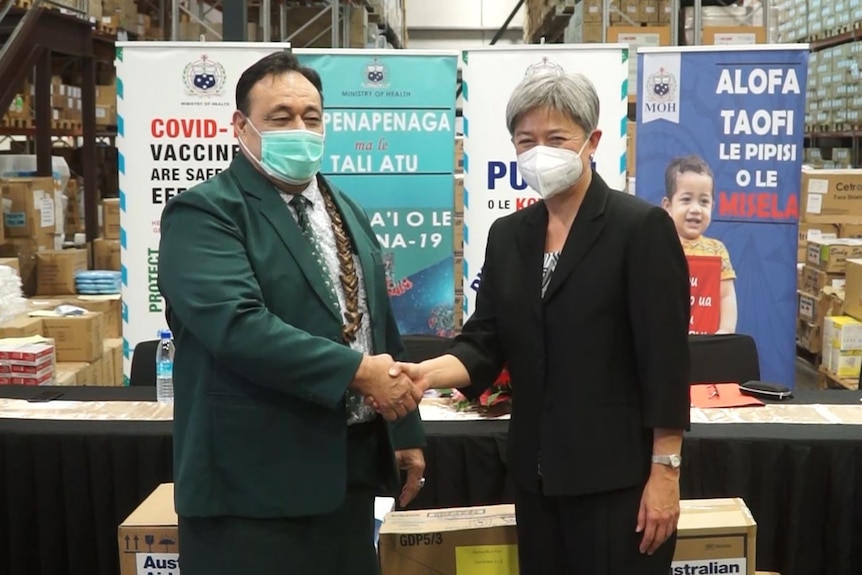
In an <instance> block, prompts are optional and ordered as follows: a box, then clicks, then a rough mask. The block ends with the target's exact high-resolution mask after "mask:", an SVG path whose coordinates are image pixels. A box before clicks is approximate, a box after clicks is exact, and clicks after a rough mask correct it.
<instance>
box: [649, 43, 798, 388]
mask: <svg viewBox="0 0 862 575" xmlns="http://www.w3.org/2000/svg"><path fill="white" fill-rule="evenodd" d="M637 57H638V79H637V88H638V92H637V114H636V116H637V125H636V130H635V138H636V143H635V149H636V150H637V152H636V155H635V174H636V177H637V180H636V185H635V190H636V194H637V195H638V196H639V197H642V198H643V199H645V200H647V201H648V202H650V203H653V204H656V205H660V206H662V207H663V208H664V209H665V210H666V211H667V213H668V214H669V215H670V217H671V219H672V220H673V223H674V225H675V227H676V231H677V235H678V236H679V240H680V244H681V246H682V247H683V251H684V252H685V254H686V257H687V260H688V265H689V284H690V295H691V300H690V302H691V321H690V325H689V333H690V334H692V335H704V336H713V335H721V334H742V335H747V336H751V337H752V338H753V339H754V342H755V344H756V346H757V354H758V360H759V364H760V379H761V380H763V381H769V382H773V383H780V384H782V385H784V386H787V387H790V388H792V387H793V386H794V384H795V383H796V321H797V319H796V318H797V307H798V302H797V292H796V290H797V264H796V260H797V252H798V245H797V244H798V233H799V232H798V230H799V188H800V180H801V167H802V157H803V152H804V149H803V143H804V142H803V139H804V134H805V86H806V82H807V73H808V52H807V50H806V48H805V47H804V46H802V47H800V46H797V45H781V44H769V45H767V44H763V45H761V44H758V45H757V46H681V47H654V48H638V54H637ZM739 383H743V382H739Z"/></svg>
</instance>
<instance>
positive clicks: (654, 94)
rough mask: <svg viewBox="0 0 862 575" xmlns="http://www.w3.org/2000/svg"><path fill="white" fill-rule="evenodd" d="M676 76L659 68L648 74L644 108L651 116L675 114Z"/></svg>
mask: <svg viewBox="0 0 862 575" xmlns="http://www.w3.org/2000/svg"><path fill="white" fill-rule="evenodd" d="M677 87H678V83H677V79H676V76H675V75H674V74H673V73H672V72H670V71H669V70H667V68H664V67H661V68H659V69H658V71H656V72H654V73H652V74H650V75H649V76H648V77H647V81H646V94H645V96H646V97H645V98H644V108H645V110H646V111H647V112H650V113H652V114H674V113H676V112H677V104H678V99H677V93H678V90H677Z"/></svg>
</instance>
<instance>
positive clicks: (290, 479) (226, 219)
mask: <svg viewBox="0 0 862 575" xmlns="http://www.w3.org/2000/svg"><path fill="white" fill-rule="evenodd" d="M327 185H328V184H327ZM328 188H329V189H330V190H331V191H332V195H333V197H334V199H335V203H336V205H337V206H338V209H339V211H340V213H341V215H342V219H343V220H344V224H345V226H346V227H347V230H348V231H349V233H350V236H351V238H352V240H353V245H354V249H355V250H356V252H357V254H358V256H359V260H360V262H361V266H362V270H363V272H364V277H365V287H366V293H367V297H368V308H369V315H370V316H371V325H372V329H373V345H374V350H373V351H374V353H389V354H391V355H392V356H393V357H395V358H400V357H402V356H403V347H402V343H401V338H400V336H399V334H398V328H397V325H396V322H395V318H394V316H393V312H392V307H391V305H390V303H389V298H388V292H387V285H386V279H385V276H384V269H383V259H382V257H381V253H380V246H379V243H378V242H377V239H376V236H375V235H374V232H373V231H372V229H371V225H370V223H369V221H368V218H367V217H366V215H365V213H364V212H363V211H362V209H361V208H360V207H359V206H358V205H357V204H356V203H354V202H353V201H352V200H351V199H350V198H348V197H347V196H346V195H345V194H343V193H342V192H340V191H338V190H337V189H334V188H333V187H332V186H331V185H328ZM159 289H160V290H161V293H162V295H163V296H164V298H165V300H166V301H167V302H168V303H169V305H170V308H171V325H172V328H173V334H174V340H175V343H176V357H175V359H174V396H175V399H174V402H175V403H174V479H175V483H176V485H175V493H176V495H175V499H176V501H175V504H176V510H177V513H178V514H180V515H182V516H190V517H208V516H219V515H228V516H235V517H252V518H254V517H260V518H269V517H300V516H309V515H318V514H323V513H327V512H329V511H333V510H335V509H336V508H337V507H338V506H339V505H340V504H341V503H342V501H343V499H344V496H345V490H346V478H347V457H346V453H347V414H346V408H345V401H344V396H345V391H346V390H347V387H348V385H350V383H351V381H352V380H353V376H354V374H355V372H356V369H357V368H358V366H359V363H360V360H361V359H362V357H361V354H359V353H358V352H356V351H353V350H351V349H350V348H349V347H348V346H346V345H345V344H344V343H342V338H341V326H342V319H341V318H340V317H339V316H338V314H337V313H336V311H335V310H334V309H333V308H332V306H331V305H328V304H327V301H328V300H327V287H326V285H325V284H324V279H323V276H322V274H321V271H320V268H319V266H318V264H317V262H316V261H315V259H314V258H313V257H312V255H311V253H310V251H309V244H308V242H307V240H306V239H305V238H304V237H303V235H302V233H301V232H300V229H299V226H298V225H297V223H296V221H295V220H294V218H293V216H292V214H291V213H290V210H289V209H288V207H287V205H286V204H285V202H284V200H283V199H282V198H281V196H280V195H279V193H278V191H277V190H276V189H275V187H274V186H273V185H272V183H270V182H269V181H268V180H267V179H266V178H264V177H263V176H262V175H261V174H260V173H259V172H258V171H257V170H256V169H255V168H254V167H253V166H252V164H251V163H250V162H249V161H248V160H247V159H246V158H245V157H244V156H242V155H238V156H237V157H236V158H235V159H234V160H233V162H232V163H231V165H230V167H229V168H228V169H227V170H225V171H224V172H222V173H220V174H219V175H217V176H216V177H214V178H213V179H211V180H208V181H206V182H203V183H201V184H199V185H197V186H195V187H193V188H191V189H190V190H188V191H186V192H184V193H182V194H180V195H179V196H176V197H175V198H173V199H171V200H170V201H169V202H168V204H167V206H166V207H165V210H164V212H163V214H162V219H161V244H160V246H159ZM380 429H381V437H382V438H383V439H384V444H388V445H391V446H392V448H393V449H405V448H416V447H422V446H423V445H424V439H425V437H424V433H423V430H422V422H421V420H420V418H419V415H418V411H417V412H414V413H412V414H410V416H408V417H406V418H404V419H402V420H400V421H399V422H396V423H394V424H391V425H384V424H382V423H381V425H380ZM387 431H388V432H387ZM380 467H381V469H380V479H381V482H382V484H383V485H385V491H386V492H387V493H388V494H394V493H397V491H398V489H399V474H398V470H397V468H396V465H395V459H394V454H393V455H392V456H385V457H384V458H383V459H382V460H381V462H380Z"/></svg>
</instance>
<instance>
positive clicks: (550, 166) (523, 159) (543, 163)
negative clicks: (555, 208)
mask: <svg viewBox="0 0 862 575" xmlns="http://www.w3.org/2000/svg"><path fill="white" fill-rule="evenodd" d="M588 142H589V139H587V140H586V141H585V142H584V145H583V146H581V150H580V151H579V152H573V151H572V150H569V149H566V148H553V147H550V146H536V147H534V148H531V149H529V150H527V151H526V152H524V153H523V154H521V155H519V156H518V170H519V171H520V172H521V176H522V177H523V178H524V181H525V182H527V185H528V186H530V187H531V188H533V189H534V190H536V191H537V192H538V193H539V194H541V196H542V197H543V198H545V199H548V198H550V197H553V196H556V195H557V194H559V193H561V192H565V191H566V190H568V189H569V188H571V187H572V186H574V185H575V184H576V183H577V182H578V180H580V179H581V176H583V173H584V164H583V162H582V161H581V154H582V153H583V152H584V148H586V147H587V143H588Z"/></svg>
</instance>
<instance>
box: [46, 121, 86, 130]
mask: <svg viewBox="0 0 862 575" xmlns="http://www.w3.org/2000/svg"><path fill="white" fill-rule="evenodd" d="M51 129H52V130H56V131H64V132H71V131H73V130H80V129H81V122H78V121H76V120H52V121H51Z"/></svg>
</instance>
